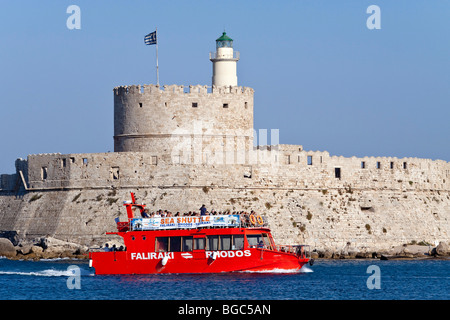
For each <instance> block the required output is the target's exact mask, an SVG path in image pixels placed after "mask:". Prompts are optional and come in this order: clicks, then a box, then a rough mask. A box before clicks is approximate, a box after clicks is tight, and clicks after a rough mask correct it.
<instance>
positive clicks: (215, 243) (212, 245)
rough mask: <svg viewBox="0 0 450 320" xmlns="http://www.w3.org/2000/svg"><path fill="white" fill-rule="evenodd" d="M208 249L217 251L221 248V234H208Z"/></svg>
mask: <svg viewBox="0 0 450 320" xmlns="http://www.w3.org/2000/svg"><path fill="white" fill-rule="evenodd" d="M206 239H207V240H208V241H207V242H206V250H210V251H216V250H219V236H207V237H206Z"/></svg>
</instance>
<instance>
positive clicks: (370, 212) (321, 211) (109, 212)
mask: <svg viewBox="0 0 450 320" xmlns="http://www.w3.org/2000/svg"><path fill="white" fill-rule="evenodd" d="M130 191H133V192H135V193H136V197H137V201H138V202H143V203H146V204H147V207H148V208H149V209H150V210H158V209H167V210H171V211H172V212H174V213H175V212H177V211H180V212H184V211H194V210H198V209H199V208H200V206H201V205H202V204H205V205H206V206H207V208H208V209H215V210H217V211H223V210H231V211H233V210H246V211H250V210H255V211H256V212H258V213H264V214H266V215H267V216H268V218H269V221H270V227H271V229H272V232H273V235H274V237H275V240H276V241H277V243H280V244H283V243H284V244H289V243H307V244H310V245H312V246H313V247H314V248H317V249H328V250H341V249H342V248H343V247H345V246H348V243H350V246H351V247H352V248H355V249H357V250H368V251H377V250H384V249H389V248H391V247H393V246H398V245H401V244H404V243H410V242H412V241H416V242H420V241H426V242H428V243H431V244H434V243H435V242H436V241H447V242H448V241H449V239H450V235H449V234H448V233H449V230H450V228H449V227H450V226H449V208H450V199H449V193H448V192H445V193H444V192H438V191H400V190H399V191H392V190H388V191H387V190H382V191H378V190H349V189H333V190H329V189H328V190H312V189H304V190H300V189H289V188H282V187H272V188H257V187H237V186H235V187H224V186H209V187H205V186H200V185H198V186H197V185H191V186H187V187H180V186H172V187H171V186H165V187H145V186H144V187H135V188H126V187H123V188H98V189H70V190H60V191H57V190H41V191H33V192H29V193H27V194H26V195H25V196H24V197H23V198H14V197H12V196H0V205H1V206H2V216H1V219H0V224H1V226H2V230H5V229H6V230H16V231H18V232H19V234H22V235H27V236H29V237H38V236H43V235H51V236H53V237H56V238H59V239H63V240H68V241H74V242H81V243H84V244H87V245H92V244H95V243H101V242H104V241H106V240H107V239H108V238H109V237H108V236H105V235H104V234H105V232H108V231H114V230H115V225H114V219H115V218H116V217H119V218H120V219H121V221H125V220H126V213H125V210H124V207H123V206H122V202H123V201H124V200H129V199H130V194H129V192H130ZM367 197H368V198H370V199H371V203H370V206H369V207H368V206H367V204H366V203H365V199H366V198H367Z"/></svg>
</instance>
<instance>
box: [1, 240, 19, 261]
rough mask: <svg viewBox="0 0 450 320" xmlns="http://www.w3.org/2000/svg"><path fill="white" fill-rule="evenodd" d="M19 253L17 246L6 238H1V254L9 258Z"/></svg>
mask: <svg viewBox="0 0 450 320" xmlns="http://www.w3.org/2000/svg"><path fill="white" fill-rule="evenodd" d="M16 254H17V251H16V248H15V247H14V245H13V243H12V242H11V241H10V240H9V239H6V238H0V256H4V257H7V258H12V257H15V256H16Z"/></svg>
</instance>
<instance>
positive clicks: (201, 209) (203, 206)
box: [200, 205, 206, 216]
mask: <svg viewBox="0 0 450 320" xmlns="http://www.w3.org/2000/svg"><path fill="white" fill-rule="evenodd" d="M200 215H201V216H204V215H206V207H205V205H202V206H201V208H200Z"/></svg>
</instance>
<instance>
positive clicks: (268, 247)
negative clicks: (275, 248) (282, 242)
mask: <svg viewBox="0 0 450 320" xmlns="http://www.w3.org/2000/svg"><path fill="white" fill-rule="evenodd" d="M262 235H263V241H264V246H265V248H267V249H270V250H272V245H271V244H270V239H269V235H268V234H267V233H263V234H262Z"/></svg>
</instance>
